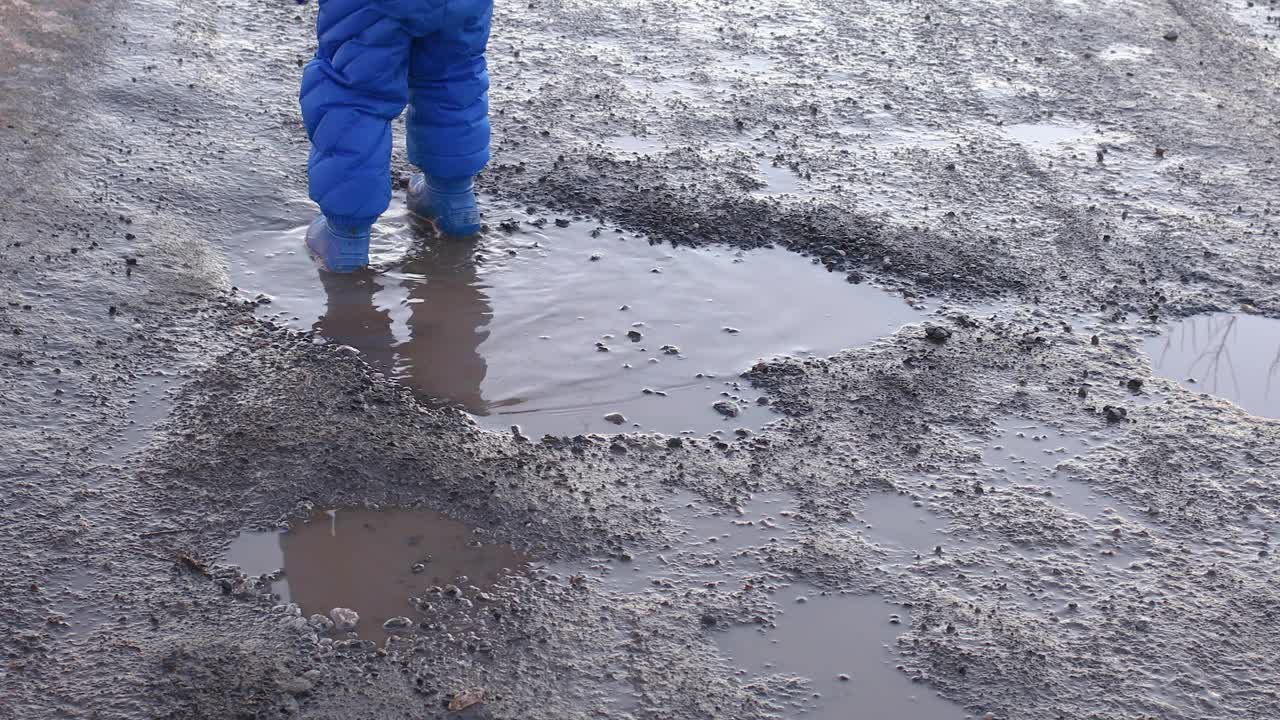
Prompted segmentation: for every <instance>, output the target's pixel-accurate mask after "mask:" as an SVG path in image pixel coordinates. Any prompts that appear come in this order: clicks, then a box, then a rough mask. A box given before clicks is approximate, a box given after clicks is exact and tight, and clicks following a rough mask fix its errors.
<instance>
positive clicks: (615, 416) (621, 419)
mask: <svg viewBox="0 0 1280 720" xmlns="http://www.w3.org/2000/svg"><path fill="white" fill-rule="evenodd" d="M604 419H605V422H610V423H613V424H614V425H621V424H623V423H625V422H626V421H627V418H626V416H624V415H623V414H622V413H616V412H612V413H609V414H608V415H605V416H604Z"/></svg>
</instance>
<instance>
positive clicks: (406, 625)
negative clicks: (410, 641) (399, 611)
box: [382, 616, 413, 635]
mask: <svg viewBox="0 0 1280 720" xmlns="http://www.w3.org/2000/svg"><path fill="white" fill-rule="evenodd" d="M382 629H383V630H386V631H387V632H388V633H390V634H391V635H404V634H405V633H409V632H413V621H412V620H410V619H409V618H407V617H403V616H401V617H393V618H391V619H390V620H388V621H386V622H384V623H382Z"/></svg>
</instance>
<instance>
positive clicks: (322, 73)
mask: <svg viewBox="0 0 1280 720" xmlns="http://www.w3.org/2000/svg"><path fill="white" fill-rule="evenodd" d="M319 4H320V14H319V17H318V18H317V21H316V34H317V36H318V37H319V40H320V46H319V48H318V49H317V50H316V56H315V59H313V60H312V61H311V62H309V63H308V64H307V67H306V69H305V70H304V71H303V73H302V91H301V93H300V101H301V104H302V119H303V123H304V124H305V125H306V128H307V137H309V138H310V139H311V157H310V159H309V161H308V163H307V172H308V180H309V185H310V195H311V199H312V200H314V201H316V203H317V204H319V205H320V210H321V212H323V213H324V215H325V217H327V218H329V220H330V221H332V222H334V223H337V224H340V225H346V226H356V227H360V226H365V227H367V226H369V225H372V224H373V222H374V221H375V220H377V219H378V216H379V215H381V214H382V213H383V212H384V211H386V209H387V206H388V205H389V204H390V203H391V121H392V120H394V119H395V118H396V117H397V116H399V115H400V112H401V111H402V110H404V108H405V105H406V103H407V104H408V105H409V114H408V117H407V118H406V121H405V125H406V129H407V144H408V150H409V162H411V163H413V164H414V165H416V166H418V167H419V168H420V169H422V171H423V172H424V173H426V174H427V175H428V176H431V177H439V178H469V177H471V176H472V175H475V174H476V173H477V172H479V171H480V169H481V168H483V167H484V166H485V164H486V163H488V162H489V73H488V71H487V69H486V66H485V57H484V53H485V46H486V45H487V43H488V40H489V23H490V19H491V17H492V14H493V0H319Z"/></svg>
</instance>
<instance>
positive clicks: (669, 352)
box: [660, 345, 680, 355]
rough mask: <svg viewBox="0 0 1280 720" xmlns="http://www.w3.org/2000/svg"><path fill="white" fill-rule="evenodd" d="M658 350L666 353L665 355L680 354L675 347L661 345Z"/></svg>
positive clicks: (678, 349)
mask: <svg viewBox="0 0 1280 720" xmlns="http://www.w3.org/2000/svg"><path fill="white" fill-rule="evenodd" d="M660 349H661V350H662V352H664V353H666V354H667V355H679V354H680V348H678V347H676V346H675V345H663V346H662V347H661V348H660Z"/></svg>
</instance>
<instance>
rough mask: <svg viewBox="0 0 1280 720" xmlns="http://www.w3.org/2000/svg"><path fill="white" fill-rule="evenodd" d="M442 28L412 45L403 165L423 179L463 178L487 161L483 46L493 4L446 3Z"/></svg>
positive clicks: (475, 0)
mask: <svg viewBox="0 0 1280 720" xmlns="http://www.w3.org/2000/svg"><path fill="white" fill-rule="evenodd" d="M447 12H448V16H447V17H448V23H447V25H446V27H443V28H441V29H440V30H439V31H437V32H435V33H432V34H430V35H427V36H425V37H421V38H416V39H415V40H414V41H413V50H412V54H411V57H410V61H409V113H408V116H407V118H406V122H405V125H406V130H407V138H406V141H407V145H408V150H409V162H411V163H413V164H414V165H417V166H418V167H419V168H421V169H422V170H423V172H425V173H426V174H427V175H430V176H433V177H439V178H464V177H466V178H469V177H471V176H472V175H475V174H476V173H477V172H479V171H480V169H481V168H483V167H484V166H485V165H486V164H487V163H488V162H489V73H488V70H487V69H486V65H485V58H484V53H485V47H486V46H487V45H488V42H489V21H490V18H491V17H492V14H493V0H450V1H449V4H448V11H447Z"/></svg>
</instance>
